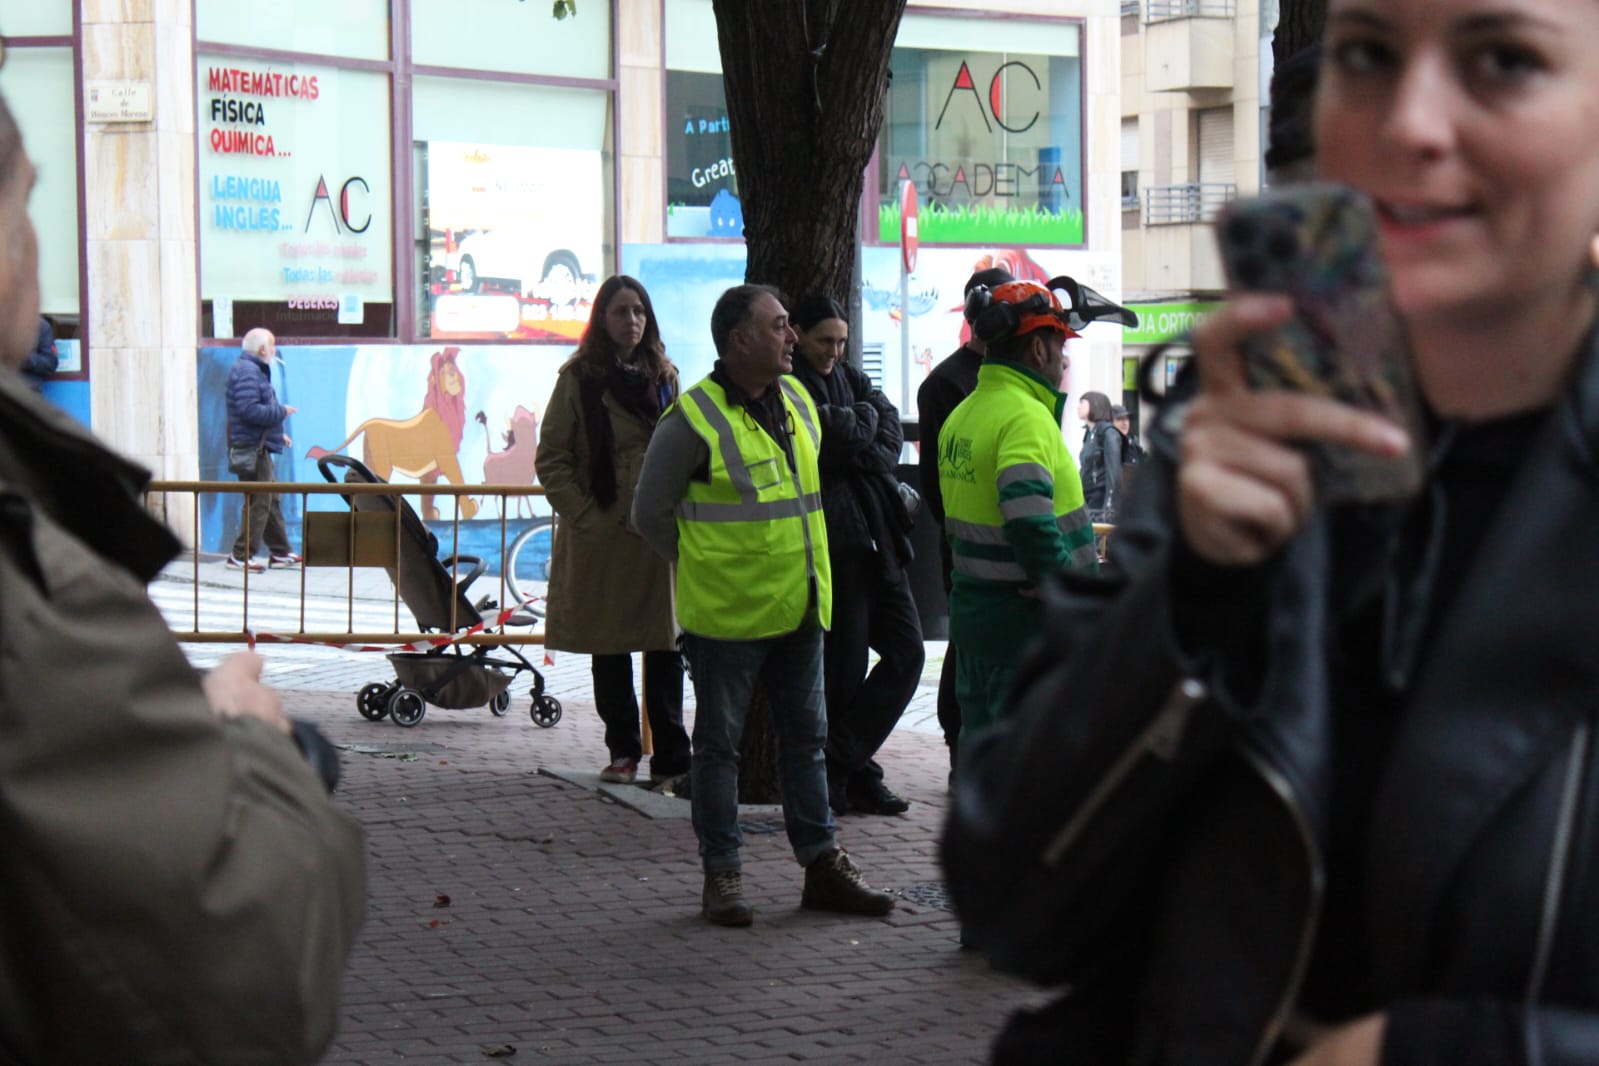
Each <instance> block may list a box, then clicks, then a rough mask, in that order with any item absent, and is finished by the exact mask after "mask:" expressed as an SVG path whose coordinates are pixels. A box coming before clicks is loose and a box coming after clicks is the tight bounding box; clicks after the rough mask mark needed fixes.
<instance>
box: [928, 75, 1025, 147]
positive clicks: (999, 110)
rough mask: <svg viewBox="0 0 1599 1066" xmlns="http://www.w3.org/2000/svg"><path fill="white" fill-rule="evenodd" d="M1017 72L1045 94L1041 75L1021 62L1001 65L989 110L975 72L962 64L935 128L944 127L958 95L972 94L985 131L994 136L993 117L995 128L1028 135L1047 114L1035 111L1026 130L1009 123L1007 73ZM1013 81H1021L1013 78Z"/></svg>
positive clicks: (991, 84) (991, 82)
mask: <svg viewBox="0 0 1599 1066" xmlns="http://www.w3.org/2000/svg"><path fill="white" fill-rule="evenodd" d="M1013 68H1014V69H1015V70H1017V71H1019V72H1021V73H1022V74H1025V75H1026V76H1027V77H1028V78H1031V79H1032V82H1033V89H1034V90H1035V91H1037V92H1043V91H1044V83H1043V82H1041V81H1039V80H1038V74H1037V72H1036V71H1034V70H1033V68H1032V67H1030V66H1028V65H1027V64H1026V63H1023V62H1022V61H1021V60H1019V59H1012V60H1009V61H1007V62H1004V63H1001V64H1000V65H999V69H998V70H996V71H994V76H993V77H992V78H989V79H988V107H987V108H986V109H985V108H984V107H983V98H982V96H981V95H980V94H979V93H978V91H977V83H976V82H975V81H973V80H972V68H971V67H969V66H967V65H966V61H965V60H964V59H963V60H961V68H960V70H958V71H956V72H955V80H954V81H952V82H951V83H950V86H949V92H948V93H946V94H944V107H943V109H942V110H940V111H939V113H938V121H937V122H935V123H934V124H933V128H934V129H941V128H942V127H943V125H944V116H945V115H946V114H948V113H949V105H950V102H951V101H953V100H954V99H955V94H956V93H970V94H971V96H970V99H971V101H972V102H973V103H975V104H976V105H977V114H978V115H979V116H980V117H981V118H982V120H983V128H984V129H986V130H987V131H988V132H989V133H993V132H994V125H991V124H990V123H989V121H988V119H989V115H990V114H992V115H993V118H994V124H997V125H998V126H999V128H1000V129H1002V130H1005V131H1006V132H1007V133H1026V132H1027V131H1028V130H1030V129H1032V128H1033V127H1034V126H1035V125H1037V124H1038V119H1039V117H1040V116H1041V115H1042V114H1043V112H1042V111H1039V110H1037V109H1035V110H1034V111H1033V115H1032V117H1031V118H1029V119H1028V120H1027V124H1026V125H1025V126H1012V125H1010V124H1009V123H1008V122H1006V121H1005V119H1006V117H1007V115H1006V106H1005V104H1006V101H1005V89H1006V87H1007V79H1006V77H1005V72H1006V71H1007V70H1011V69H1013ZM1012 80H1017V79H1015V78H1014V77H1013V79H1012ZM963 99H964V98H963Z"/></svg>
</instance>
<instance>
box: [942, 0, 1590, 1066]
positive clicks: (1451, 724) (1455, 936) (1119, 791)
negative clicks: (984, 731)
mask: <svg viewBox="0 0 1599 1066" xmlns="http://www.w3.org/2000/svg"><path fill="white" fill-rule="evenodd" d="M1325 49H1326V50H1325V59H1324V64H1323V68H1322V72H1321V79H1320V88H1319V90H1318V92H1319V96H1318V101H1317V111H1316V116H1317V117H1316V131H1315V133H1316V137H1315V141H1316V144H1317V146H1318V151H1319V158H1320V173H1321V176H1322V177H1324V178H1326V179H1329V180H1332V181H1337V182H1342V183H1346V184H1348V185H1352V186H1354V187H1355V188H1357V189H1359V190H1360V191H1362V192H1364V193H1365V194H1367V195H1368V196H1369V197H1370V198H1371V199H1372V200H1373V201H1374V202H1375V206H1376V210H1377V213H1378V217H1379V221H1380V225H1381V240H1380V243H1381V253H1382V257H1383V259H1384V261H1385V263H1386V265H1387V268H1388V271H1389V274H1390V278H1391V285H1392V295H1393V299H1394V302H1395V304H1396V306H1397V308H1398V311H1399V313H1400V315H1401V317H1402V318H1403V320H1404V324H1405V327H1406V330H1407V332H1408V334H1409V337H1410V341H1411V344H1412V347H1413V350H1414V357H1415V365H1416V371H1417V374H1418V378H1419V382H1420V386H1421V391H1422V394H1423V396H1424V398H1425V402H1426V406H1427V422H1428V430H1429V433H1428V440H1427V441H1426V442H1425V443H1423V442H1420V441H1413V440H1410V439H1408V438H1407V437H1406V435H1405V434H1404V433H1403V432H1402V431H1401V430H1400V429H1399V428H1398V427H1397V426H1395V425H1393V424H1391V423H1389V422H1386V421H1384V420H1382V419H1379V418H1377V417H1375V416H1373V415H1370V414H1366V413H1363V412H1360V411H1357V410H1355V409H1353V408H1350V407H1345V406H1340V405H1338V404H1335V403H1332V402H1329V401H1326V400H1323V399H1317V398H1312V397H1308V396H1303V395H1289V394H1285V393H1252V392H1248V391H1247V390H1246V388H1245V385H1244V380H1243V374H1242V370H1241V365H1240V352H1239V345H1240V342H1241V341H1242V340H1243V339H1245V338H1246V337H1249V336H1250V335H1252V334H1255V333H1259V332H1261V331H1264V330H1268V329H1271V328H1273V327H1274V326H1276V325H1278V324H1280V323H1281V322H1283V321H1284V320H1285V319H1286V317H1287V316H1288V314H1289V313H1290V309H1289V308H1288V306H1286V304H1285V303H1284V302H1283V301H1281V300H1279V299H1273V298H1268V297H1264V296H1260V295H1243V294H1240V295H1237V296H1236V297H1235V298H1234V299H1232V300H1231V301H1230V302H1229V304H1228V306H1227V307H1226V308H1225V309H1223V310H1222V311H1220V312H1218V313H1217V314H1216V315H1215V316H1214V317H1213V318H1211V319H1210V320H1209V321H1207V323H1206V324H1205V325H1204V326H1203V327H1202V328H1201V329H1200V330H1199V332H1198V336H1197V337H1196V343H1195V347H1196V358H1195V363H1196V364H1197V367H1196V370H1197V372H1196V373H1193V374H1190V375H1189V376H1188V379H1187V380H1186V381H1185V382H1183V383H1182V384H1181V385H1180V387H1179V389H1178V390H1177V393H1176V395H1174V396H1173V397H1171V398H1170V399H1171V401H1172V402H1170V403H1168V405H1167V406H1166V408H1165V410H1163V412H1162V415H1161V417H1160V419H1159V420H1158V421H1157V422H1156V424H1155V425H1154V427H1153V428H1152V429H1151V430H1150V431H1149V432H1148V433H1147V434H1146V440H1145V446H1146V448H1147V449H1148V451H1149V453H1150V455H1149V459H1148V460H1147V461H1146V463H1145V465H1144V467H1143V468H1142V472H1141V473H1140V476H1139V480H1138V484H1137V486H1136V487H1135V488H1134V489H1133V491H1132V494H1131V496H1130V497H1129V498H1128V499H1127V500H1126V501H1125V503H1124V505H1123V507H1122V510H1121V514H1120V525H1119V526H1118V531H1117V536H1116V538H1115V540H1114V543H1113V545H1112V548H1111V553H1112V559H1113V561H1114V562H1115V563H1116V564H1117V571H1118V572H1119V574H1120V575H1121V577H1120V579H1119V581H1118V583H1117V584H1116V585H1115V586H1113V587H1105V586H1098V587H1088V586H1086V585H1083V584H1081V583H1078V584H1077V585H1076V586H1075V587H1072V588H1065V587H1058V588H1056V589H1052V590H1051V595H1050V598H1049V606H1048V614H1049V618H1050V622H1051V637H1050V641H1051V643H1050V645H1049V647H1048V648H1047V649H1046V654H1044V655H1040V656H1038V657H1036V658H1035V660H1034V661H1033V663H1032V665H1031V667H1030V668H1028V669H1026V670H1024V672H1023V675H1022V677H1021V679H1020V681H1019V685H1018V689H1017V696H1016V698H1017V700H1018V707H1017V711H1016V713H1015V714H1014V715H1013V717H1012V718H1011V719H1009V725H1008V727H1007V729H1006V730H1001V731H996V732H995V733H994V734H993V735H991V736H990V737H988V738H986V740H985V741H984V743H982V744H976V745H973V749H974V750H972V751H970V752H969V753H968V752H965V751H963V753H962V754H963V757H966V756H969V761H966V762H965V764H964V765H963V766H962V768H961V770H960V773H959V775H958V776H957V781H958V782H961V783H962V785H961V789H960V791H959V793H958V795H957V798H956V803H955V807H954V810H953V813H952V818H951V822H950V825H949V828H948V832H947V834H946V840H945V860H946V863H947V864H948V866H949V868H950V871H951V879H952V881H953V882H955V885H956V891H957V902H958V903H959V904H960V908H961V911H962V918H963V922H964V925H965V928H967V929H969V930H971V931H972V932H973V934H974V935H975V937H976V939H977V940H978V941H979V942H980V943H981V944H982V945H983V946H984V947H985V948H986V949H988V950H989V951H990V953H991V955H992V956H993V957H994V958H995V959H996V961H997V962H999V963H1000V964H1001V965H1003V966H1008V967H1010V968H1015V969H1027V970H1029V971H1031V972H1033V973H1034V974H1035V975H1037V976H1043V977H1047V978H1049V979H1051V980H1061V981H1070V982H1071V983H1072V985H1073V991H1072V994H1071V995H1070V996H1069V997H1067V998H1066V999H1064V1000H1061V1001H1060V1002H1059V1003H1058V1004H1057V1005H1055V1006H1054V1007H1051V1008H1047V1009H1045V1010H1043V1011H1039V1012H1034V1013H1031V1014H1026V1015H1022V1016H1019V1017H1018V1018H1017V1019H1014V1020H1013V1022H1012V1024H1011V1025H1010V1026H1009V1027H1008V1029H1007V1032H1006V1033H1005V1035H1004V1036H1003V1037H1002V1038H1001V1041H1000V1045H999V1047H998V1048H997V1049H996V1059H997V1061H1002V1062H1031V1061H1050V1062H1058V1061H1065V1060H1067V1059H1069V1058H1070V1054H1069V1052H1070V1051H1072V1050H1077V1051H1079V1052H1081V1053H1082V1054H1084V1055H1088V1056H1089V1058H1086V1059H1084V1061H1089V1060H1090V1059H1091V1060H1092V1061H1097V1062H1128V1061H1136V1062H1139V1063H1200V1062H1204V1063H1245V1062H1294V1063H1297V1064H1299V1066H1322V1064H1362V1066H1366V1064H1376V1063H1382V1064H1384V1066H1396V1064H1419V1063H1450V1064H1452V1066H1471V1064H1479V1063H1480V1064H1487V1063H1548V1064H1566V1063H1573V1064H1574V1063H1599V912H1596V911H1595V909H1594V908H1593V907H1592V906H1591V901H1592V900H1593V899H1594V898H1595V897H1596V894H1599V758H1596V753H1599V745H1596V742H1595V741H1596V738H1595V735H1594V733H1595V724H1596V722H1595V718H1596V714H1599V699H1596V698H1595V697H1596V694H1599V652H1596V651H1595V642H1594V638H1593V634H1594V633H1595V632H1599V555H1596V554H1595V553H1594V552H1592V551H1590V550H1589V548H1588V546H1589V545H1591V543H1592V541H1593V531H1594V530H1595V529H1596V528H1599V494H1596V493H1595V491H1594V483H1595V481H1596V480H1599V448H1596V444H1599V343H1596V340H1595V336H1594V332H1595V331H1594V320H1595V292H1596V286H1595V274H1596V271H1595V265H1594V261H1593V258H1592V244H1593V242H1594V238H1595V235H1596V234H1599V2H1596V0H1332V2H1331V4H1330V8H1329V17H1328V26H1327V39H1326V42H1325ZM1307 441H1327V442H1337V443H1342V444H1347V445H1351V446H1353V447H1356V448H1359V449H1364V450H1365V451H1368V452H1371V453H1373V454H1376V455H1388V456H1395V455H1399V454H1402V453H1404V452H1405V451H1406V450H1407V449H1411V448H1421V449H1424V450H1425V453H1426V456H1427V460H1428V470H1429V475H1428V479H1427V482H1426V484H1425V485H1424V487H1423V488H1422V491H1421V492H1420V493H1419V494H1418V495H1417V496H1416V497H1415V498H1414V499H1413V500H1411V501H1408V502H1407V503H1404V504H1399V505H1383V506H1376V505H1369V506H1343V507H1337V508H1333V507H1328V506H1325V505H1324V504H1322V503H1320V502H1319V501H1318V499H1317V492H1316V486H1315V484H1314V482H1313V479H1312V476H1311V472H1310V468H1309V467H1308V465H1307V462H1306V459H1305V456H1304V453H1303V452H1302V451H1300V450H1299V449H1298V448H1297V447H1296V445H1297V444H1299V443H1301V442H1307ZM1066 711H1069V713H1063V712H1066ZM1039 812H1051V813H1049V814H1048V815H1042V814H1040V813H1039ZM1057 812H1058V813H1057ZM978 864H983V874H984V877H985V878H986V879H987V880H986V882H985V883H986V884H988V885H991V886H992V887H991V888H990V889H985V890H978V889H974V888H971V887H967V888H966V889H964V890H962V889H961V887H960V886H961V882H962V877H961V875H960V871H962V870H969V869H973V868H974V867H975V866H976V865H978ZM1046 902H1047V903H1048V905H1050V906H1051V907H1055V906H1058V908H1059V910H1058V914H1057V917H1058V919H1059V920H1058V921H1057V922H1055V923H1054V925H1053V931H1054V934H1055V935H1054V936H1051V937H1044V936H1041V935H1040V933H1039V921H1040V919H1039V916H1038V910H1039V908H1041V907H1044V906H1045V904H1046ZM1029 904H1031V906H1030V905H1029ZM1052 913H1053V912H1052ZM1062 916H1064V917H1062ZM1028 921H1031V922H1032V923H1033V924H1032V925H1031V926H1030V927H1028V926H1025V925H1024V923H1026V922H1028ZM1029 938H1031V941H1029ZM1040 941H1042V943H1043V945H1045V946H1047V949H1048V951H1049V952H1050V953H1051V958H1050V961H1051V962H1053V963H1055V965H1053V966H1045V965H1044V964H1043V963H1040V962H1037V961H1036V958H1035V955H1041V952H1035V953H1033V954H1030V953H1029V949H1028V945H1029V943H1030V942H1031V943H1032V944H1035V945H1036V944H1039V943H1040ZM1046 970H1047V971H1048V972H1046Z"/></svg>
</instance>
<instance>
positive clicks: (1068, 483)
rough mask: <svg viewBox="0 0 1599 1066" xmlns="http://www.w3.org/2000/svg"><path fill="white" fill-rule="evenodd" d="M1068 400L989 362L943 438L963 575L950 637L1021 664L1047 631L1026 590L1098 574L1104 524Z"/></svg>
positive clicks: (947, 523)
mask: <svg viewBox="0 0 1599 1066" xmlns="http://www.w3.org/2000/svg"><path fill="white" fill-rule="evenodd" d="M1065 402H1066V397H1065V396H1063V395H1061V394H1060V393H1058V392H1056V391H1055V389H1054V388H1053V387H1052V386H1051V385H1050V384H1049V382H1047V381H1045V380H1044V379H1043V377H1041V376H1040V375H1039V374H1037V373H1036V372H1034V371H1032V370H1030V369H1028V368H1026V367H1023V366H1020V365H1018V364H1015V363H1008V362H998V361H990V362H985V363H984V364H983V365H982V367H981V368H980V369H979V370H978V372H977V388H976V389H975V390H974V391H973V392H972V394H971V395H970V396H968V397H967V398H966V399H965V400H963V401H962V402H961V404H960V405H959V406H958V407H956V408H955V410H954V411H952V412H951V413H950V416H949V418H948V420H946V421H945V423H944V428H943V430H942V431H941V432H940V433H939V435H938V485H939V491H940V492H941V493H942V495H943V500H944V533H945V536H946V537H948V539H949V546H950V552H951V555H952V556H953V558H954V567H955V572H954V575H953V577H952V588H951V592H950V598H949V605H950V638H951V639H952V640H953V641H955V643H956V644H957V645H958V646H959V647H960V648H961V649H962V650H963V651H965V650H967V649H968V648H969V649H971V651H972V652H973V653H974V654H976V655H978V656H980V657H982V658H985V659H988V660H990V661H992V662H1000V663H1002V662H1012V661H1014V660H1015V659H1017V658H1018V657H1019V656H1020V655H1021V653H1022V651H1023V650H1024V649H1025V646H1026V644H1027V642H1028V641H1030V640H1031V639H1032V638H1033V637H1034V636H1036V635H1037V633H1038V626H1039V602H1038V600H1036V599H1034V598H1032V597H1030V596H1027V595H1024V591H1025V590H1028V589H1031V588H1033V587H1035V586H1037V585H1038V584H1039V582H1041V581H1042V580H1043V579H1044V577H1045V576H1046V575H1048V574H1051V573H1055V572H1057V571H1060V570H1065V569H1068V568H1077V569H1087V570H1097V569H1098V566H1099V561H1098V554H1097V552H1096V550H1095V545H1094V527H1093V524H1092V523H1091V522H1090V521H1089V518H1088V511H1087V509H1086V508H1085V507H1084V506H1083V486H1082V482H1081V480H1079V478H1078V476H1077V464H1075V463H1074V462H1072V457H1071V452H1070V451H1069V450H1068V449H1067V447H1066V441H1065V439H1064V438H1063V437H1062V435H1061V427H1060V418H1061V410H1062V408H1063V406H1064V405H1065Z"/></svg>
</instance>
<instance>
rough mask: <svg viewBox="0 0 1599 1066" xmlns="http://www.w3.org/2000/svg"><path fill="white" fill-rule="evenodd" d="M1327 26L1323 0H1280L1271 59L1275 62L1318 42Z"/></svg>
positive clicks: (1279, 61)
mask: <svg viewBox="0 0 1599 1066" xmlns="http://www.w3.org/2000/svg"><path fill="white" fill-rule="evenodd" d="M1326 29H1327V0H1281V7H1280V8H1279V10H1278V14H1277V32H1276V33H1275V34H1274V35H1273V36H1272V39H1271V54H1272V58H1273V59H1274V60H1275V61H1276V62H1277V63H1278V64H1279V65H1281V63H1282V62H1283V60H1285V59H1287V58H1288V57H1289V56H1291V55H1294V54H1295V53H1296V52H1300V51H1303V50H1304V49H1306V48H1309V47H1310V46H1311V45H1313V44H1316V43H1318V42H1320V41H1321V39H1322V36H1323V35H1324V33H1325V32H1326Z"/></svg>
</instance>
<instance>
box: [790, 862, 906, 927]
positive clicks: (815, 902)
mask: <svg viewBox="0 0 1599 1066" xmlns="http://www.w3.org/2000/svg"><path fill="white" fill-rule="evenodd" d="M800 906H802V907H808V908H810V909H811V910H816V911H838V912H839V913H841V914H870V915H872V916H874V917H881V916H882V915H885V914H887V913H888V912H889V911H891V910H893V909H894V897H893V896H890V895H889V894H888V893H887V892H879V891H877V889H875V888H873V887H872V886H871V885H869V884H867V883H866V878H864V877H862V876H861V871H860V869H859V868H858V867H857V866H856V865H855V863H854V862H853V861H852V860H851V859H850V857H849V855H848V854H846V853H845V851H844V849H843V848H837V849H835V850H833V851H829V852H827V853H826V854H825V855H823V856H821V857H820V858H818V859H816V860H815V861H814V862H812V863H811V864H810V865H809V866H807V867H805V892H804V894H803V895H801V896H800Z"/></svg>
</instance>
